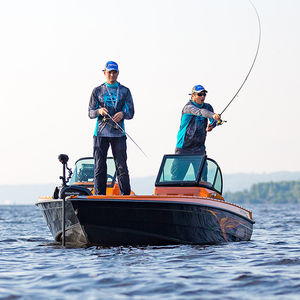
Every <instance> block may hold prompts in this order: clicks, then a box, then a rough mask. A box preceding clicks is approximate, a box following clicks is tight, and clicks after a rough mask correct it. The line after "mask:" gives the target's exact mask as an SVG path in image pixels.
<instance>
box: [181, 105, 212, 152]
mask: <svg viewBox="0 0 300 300" xmlns="http://www.w3.org/2000/svg"><path fill="white" fill-rule="evenodd" d="M213 115H214V110H213V108H212V106H211V105H210V104H208V103H203V104H201V105H199V104H197V103H196V102H194V101H192V100H190V101H189V102H188V103H187V104H186V105H185V106H184V107H183V110H182V116H181V123H180V129H179V132H178V134H177V143H176V150H175V153H177V154H184V153H195V154H201V155H203V154H205V153H206V152H205V139H206V127H207V123H208V119H209V120H210V123H212V122H213V119H212V117H213Z"/></svg>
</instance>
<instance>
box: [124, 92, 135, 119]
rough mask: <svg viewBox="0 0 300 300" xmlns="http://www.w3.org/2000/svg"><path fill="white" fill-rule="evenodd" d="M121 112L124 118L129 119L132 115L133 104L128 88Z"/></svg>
mask: <svg viewBox="0 0 300 300" xmlns="http://www.w3.org/2000/svg"><path fill="white" fill-rule="evenodd" d="M122 112H123V115H124V117H123V118H124V119H127V120H130V119H132V118H133V116H134V104H133V100H132V96H131V92H130V90H129V89H128V93H127V95H126V99H125V105H124V107H123V110H122Z"/></svg>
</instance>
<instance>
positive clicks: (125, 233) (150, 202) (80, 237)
mask: <svg viewBox="0 0 300 300" xmlns="http://www.w3.org/2000/svg"><path fill="white" fill-rule="evenodd" d="M59 160H60V161H61V162H62V164H63V176H61V177H60V178H61V179H62V184H61V186H59V187H57V188H56V189H55V191H54V193H53V196H51V197H40V198H39V200H38V201H37V203H36V205H37V206H38V207H39V208H40V209H41V211H42V213H43V216H44V218H45V220H46V223H47V225H48V227H49V229H50V231H51V233H52V235H53V237H54V239H55V241H56V242H63V245H65V243H66V244H67V245H68V244H70V245H71V244H72V245H77V246H93V245H97V246H105V247H106V246H108V247H109V246H147V245H174V244H200V245H209V244H219V243H224V242H238V241H249V240H250V239H251V235H252V231H253V224H254V220H253V217H252V212H251V211H249V210H247V209H245V208H243V207H241V206H239V205H237V204H234V203H229V202H226V201H225V200H224V198H223V196H222V191H223V177H222V173H221V169H220V167H219V165H218V164H217V162H216V161H214V160H213V159H211V158H208V157H207V156H205V155H204V156H200V155H172V154H166V155H164V157H163V159H162V162H161V166H160V168H159V171H158V174H157V178H156V181H155V187H154V192H153V194H152V195H136V194H135V193H134V192H133V191H131V194H130V195H120V190H119V186H118V182H117V178H116V169H115V164H114V160H113V158H112V157H108V158H107V166H108V168H107V170H108V171H107V190H106V195H94V160H93V158H92V157H84V158H80V159H79V160H77V161H76V163H75V168H74V172H73V173H72V170H71V169H70V168H68V166H67V161H68V156H67V155H64V154H62V155H60V156H59ZM66 169H67V170H68V171H69V177H68V178H66ZM69 179H70V182H68V180H69Z"/></svg>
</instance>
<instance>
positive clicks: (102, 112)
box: [99, 107, 108, 116]
mask: <svg viewBox="0 0 300 300" xmlns="http://www.w3.org/2000/svg"><path fill="white" fill-rule="evenodd" d="M107 113H108V110H107V109H106V108H105V107H101V108H99V114H100V115H101V116H106V115H107Z"/></svg>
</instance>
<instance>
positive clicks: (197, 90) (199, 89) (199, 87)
mask: <svg viewBox="0 0 300 300" xmlns="http://www.w3.org/2000/svg"><path fill="white" fill-rule="evenodd" d="M200 92H205V93H207V90H206V89H205V88H204V86H202V85H200V84H198V85H195V86H194V87H193V89H192V93H191V94H189V95H192V94H193V93H200Z"/></svg>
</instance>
